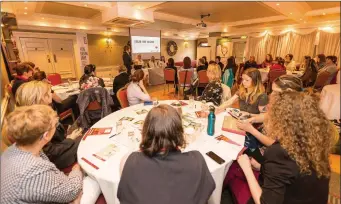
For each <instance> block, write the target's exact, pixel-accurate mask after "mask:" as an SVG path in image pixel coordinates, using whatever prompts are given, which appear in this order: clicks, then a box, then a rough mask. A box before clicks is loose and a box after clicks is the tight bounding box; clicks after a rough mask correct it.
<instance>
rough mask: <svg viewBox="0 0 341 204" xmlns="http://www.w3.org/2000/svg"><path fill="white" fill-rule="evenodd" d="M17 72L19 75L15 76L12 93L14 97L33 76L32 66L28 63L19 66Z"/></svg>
mask: <svg viewBox="0 0 341 204" xmlns="http://www.w3.org/2000/svg"><path fill="white" fill-rule="evenodd" d="M15 72H16V73H17V75H16V76H15V79H14V82H13V85H12V93H13V96H15V94H16V92H17V89H18V88H19V86H21V85H22V84H23V83H25V82H28V81H29V78H30V77H32V75H33V69H32V68H31V66H30V65H28V64H26V63H22V64H18V65H17V67H16V68H15Z"/></svg>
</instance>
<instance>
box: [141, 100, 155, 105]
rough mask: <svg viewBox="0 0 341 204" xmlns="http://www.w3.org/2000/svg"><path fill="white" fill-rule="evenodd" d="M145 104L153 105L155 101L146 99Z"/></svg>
mask: <svg viewBox="0 0 341 204" xmlns="http://www.w3.org/2000/svg"><path fill="white" fill-rule="evenodd" d="M143 104H144V105H145V106H150V105H153V101H145V102H143Z"/></svg>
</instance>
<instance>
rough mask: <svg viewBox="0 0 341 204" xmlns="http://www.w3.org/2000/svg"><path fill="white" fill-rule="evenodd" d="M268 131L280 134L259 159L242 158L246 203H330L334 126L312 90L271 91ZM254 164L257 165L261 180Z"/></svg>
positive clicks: (239, 161) (266, 125) (275, 134)
mask: <svg viewBox="0 0 341 204" xmlns="http://www.w3.org/2000/svg"><path fill="white" fill-rule="evenodd" d="M264 123H265V129H266V132H267V135H268V136H269V137H271V138H272V139H274V140H276V142H275V143H274V144H272V145H271V146H269V147H268V148H267V149H266V150H265V153H264V163H263V164H262V165H260V164H259V163H257V162H256V161H255V160H253V159H251V160H250V159H249V157H248V156H247V155H245V154H244V155H242V156H240V157H239V158H238V163H239V165H240V167H241V169H242V170H243V172H244V174H245V177H246V180H247V182H248V185H249V188H250V194H251V196H252V197H251V198H250V200H249V202H248V203H257V204H258V203H290V204H296V203H297V204H298V203H299V204H302V203H305V204H308V203H309V204H310V203H311V204H313V203H327V201H328V185H329V177H330V165H329V160H328V156H329V152H330V149H331V146H332V134H333V128H332V126H331V123H330V122H329V121H328V119H327V118H326V116H325V114H324V113H323V111H322V110H321V109H320V107H319V100H318V98H317V97H315V96H314V95H308V94H305V93H303V92H294V91H291V92H289V91H284V92H276V93H273V94H272V95H271V99H270V104H269V110H268V112H267V114H266V116H265V121H264ZM252 168H254V169H259V170H260V172H261V175H260V177H259V181H257V179H256V177H255V176H254V173H253V171H252Z"/></svg>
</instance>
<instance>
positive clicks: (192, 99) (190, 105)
mask: <svg viewBox="0 0 341 204" xmlns="http://www.w3.org/2000/svg"><path fill="white" fill-rule="evenodd" d="M188 98H189V107H190V108H191V109H193V108H194V96H189V97H188Z"/></svg>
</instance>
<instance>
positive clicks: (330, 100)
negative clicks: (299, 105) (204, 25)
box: [320, 84, 340, 120]
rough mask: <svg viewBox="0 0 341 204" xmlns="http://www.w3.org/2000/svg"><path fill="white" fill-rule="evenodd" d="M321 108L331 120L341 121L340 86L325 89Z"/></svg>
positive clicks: (329, 86) (330, 86) (333, 85)
mask: <svg viewBox="0 0 341 204" xmlns="http://www.w3.org/2000/svg"><path fill="white" fill-rule="evenodd" d="M320 107H321V109H322V110H323V111H324V113H325V114H326V116H327V118H328V119H329V120H334V119H340V84H332V85H327V86H325V87H323V89H322V92H321V100H320Z"/></svg>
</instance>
